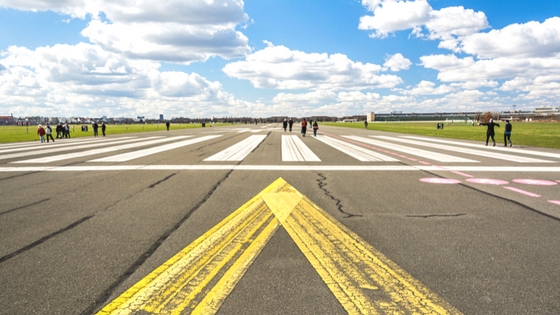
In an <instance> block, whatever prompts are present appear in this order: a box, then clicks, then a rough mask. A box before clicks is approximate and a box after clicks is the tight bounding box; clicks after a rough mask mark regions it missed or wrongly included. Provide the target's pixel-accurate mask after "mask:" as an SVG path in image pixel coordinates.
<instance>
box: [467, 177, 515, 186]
mask: <svg viewBox="0 0 560 315" xmlns="http://www.w3.org/2000/svg"><path fill="white" fill-rule="evenodd" d="M467 182H470V183H476V184H485V185H507V184H509V182H507V181H505V180H499V179H489V178H467Z"/></svg>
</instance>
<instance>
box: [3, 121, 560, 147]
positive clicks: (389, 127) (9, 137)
mask: <svg viewBox="0 0 560 315" xmlns="http://www.w3.org/2000/svg"><path fill="white" fill-rule="evenodd" d="M499 123H500V127H499V128H496V137H495V138H496V143H497V145H503V133H504V125H505V122H499ZM226 125H227V126H230V124H226ZM322 125H329V126H337V127H346V128H364V124H363V122H361V123H322ZM81 126H82V125H73V126H72V127H71V128H72V131H71V133H70V136H71V137H72V138H78V137H92V136H93V130H92V128H91V126H89V125H88V128H89V130H88V131H87V132H82V131H81ZM220 126H224V125H220ZM54 127H55V126H54ZM200 127H201V125H200V124H171V130H176V129H187V128H200ZM36 130H37V126H29V130H27V127H16V126H0V143H6V142H21V141H38V140H39V136H37V135H36ZM163 130H165V124H147V125H140V124H135V125H107V131H106V132H107V134H124V133H133V132H150V131H163ZM368 130H379V131H389V132H397V133H408V134H415V135H424V136H435V137H442V138H451V139H465V140H473V141H480V142H481V143H482V142H485V141H486V127H485V126H471V125H469V124H467V123H446V124H445V126H444V128H443V129H437V128H436V123H435V122H430V123H425V122H407V123H402V122H401V123H370V124H368ZM99 133H100V134H101V130H99ZM511 140H512V141H513V144H514V145H526V146H534V147H543V148H554V149H560V123H537V122H513V132H512V136H511Z"/></svg>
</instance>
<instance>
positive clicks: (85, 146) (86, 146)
mask: <svg viewBox="0 0 560 315" xmlns="http://www.w3.org/2000/svg"><path fill="white" fill-rule="evenodd" d="M156 138H161V137H148V138H143V139H142V140H146V139H156ZM133 141H139V140H138V139H128V140H118V141H113V140H110V141H109V140H107V141H100V142H95V143H93V144H91V143H89V142H88V143H87V144H82V143H80V145H77V146H70V147H63V148H53V149H45V150H38V151H32V152H20V153H13V154H5V155H0V160H4V159H11V158H20V157H26V156H31V155H44V154H51V153H59V152H64V151H71V150H79V149H90V148H95V147H101V146H107V145H115V144H121V143H128V142H133ZM14 163H21V162H14Z"/></svg>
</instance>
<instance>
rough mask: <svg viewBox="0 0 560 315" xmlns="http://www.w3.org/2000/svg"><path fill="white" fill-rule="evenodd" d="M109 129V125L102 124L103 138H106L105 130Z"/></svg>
mask: <svg viewBox="0 0 560 315" xmlns="http://www.w3.org/2000/svg"><path fill="white" fill-rule="evenodd" d="M106 129H107V125H105V122H102V123H101V133H103V137H105V130H106Z"/></svg>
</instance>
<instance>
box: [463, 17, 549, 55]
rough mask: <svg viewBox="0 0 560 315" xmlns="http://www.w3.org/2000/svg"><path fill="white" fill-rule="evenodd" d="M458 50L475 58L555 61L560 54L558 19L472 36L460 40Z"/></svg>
mask: <svg viewBox="0 0 560 315" xmlns="http://www.w3.org/2000/svg"><path fill="white" fill-rule="evenodd" d="M461 49H462V51H464V52H466V53H468V54H471V55H477V56H478V57H479V58H498V57H511V58H536V57H555V56H558V55H559V54H560V17H553V18H550V19H547V20H545V21H544V22H543V23H539V22H528V23H525V24H511V25H508V26H506V27H504V28H503V29H500V30H492V31H490V32H488V33H479V34H474V35H471V36H469V37H467V38H465V39H464V40H463V42H462V45H461Z"/></svg>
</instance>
